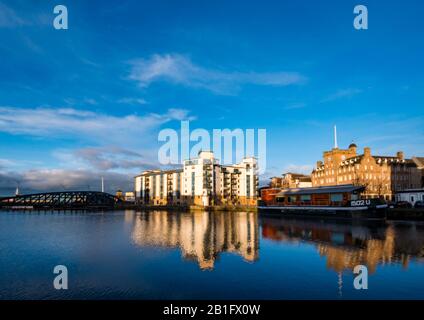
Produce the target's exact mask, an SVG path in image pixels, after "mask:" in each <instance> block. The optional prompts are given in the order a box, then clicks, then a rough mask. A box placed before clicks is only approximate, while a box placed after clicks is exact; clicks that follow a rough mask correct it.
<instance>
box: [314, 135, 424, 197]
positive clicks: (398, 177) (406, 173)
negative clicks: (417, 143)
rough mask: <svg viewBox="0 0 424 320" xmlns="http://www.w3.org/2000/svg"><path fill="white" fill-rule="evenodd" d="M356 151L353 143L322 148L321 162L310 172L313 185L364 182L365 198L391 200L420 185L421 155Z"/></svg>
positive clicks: (365, 150) (421, 179) (421, 171)
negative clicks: (339, 146) (341, 147)
mask: <svg viewBox="0 0 424 320" xmlns="http://www.w3.org/2000/svg"><path fill="white" fill-rule="evenodd" d="M356 150H357V146H356V144H354V143H352V144H350V145H349V147H348V149H339V148H338V147H337V145H335V147H334V148H333V149H332V150H330V151H325V152H324V153H323V161H318V162H317V165H316V168H315V169H314V170H313V171H312V185H313V186H314V187H319V186H332V185H344V184H354V185H363V186H365V187H366V190H365V193H364V194H363V195H364V196H365V197H367V198H377V197H380V198H384V199H386V200H394V195H395V193H396V192H399V191H402V190H406V189H414V188H420V187H422V184H423V169H422V168H420V167H419V165H417V163H416V162H417V159H418V161H419V159H422V158H415V159H416V160H413V159H405V157H404V154H403V152H402V151H399V152H397V154H396V155H395V156H379V155H372V154H371V149H370V148H368V147H366V148H364V153H363V154H359V155H358V154H357V151H356Z"/></svg>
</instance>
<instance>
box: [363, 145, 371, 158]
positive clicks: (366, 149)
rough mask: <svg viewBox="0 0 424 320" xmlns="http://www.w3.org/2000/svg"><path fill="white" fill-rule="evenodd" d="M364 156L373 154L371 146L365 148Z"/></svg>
mask: <svg viewBox="0 0 424 320" xmlns="http://www.w3.org/2000/svg"><path fill="white" fill-rule="evenodd" d="M364 156H366V157H370V156H371V148H369V147H365V148H364Z"/></svg>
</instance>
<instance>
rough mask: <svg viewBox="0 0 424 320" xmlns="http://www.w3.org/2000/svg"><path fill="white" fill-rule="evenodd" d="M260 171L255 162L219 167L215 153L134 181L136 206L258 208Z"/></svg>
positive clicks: (253, 160)
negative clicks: (235, 206) (256, 206)
mask: <svg viewBox="0 0 424 320" xmlns="http://www.w3.org/2000/svg"><path fill="white" fill-rule="evenodd" d="M257 172H258V168H257V161H256V159H255V158H253V157H251V158H245V159H243V160H242V162H241V163H239V164H236V165H229V166H228V165H220V164H219V161H218V159H216V158H215V157H214V155H213V153H212V152H210V151H201V152H199V154H198V157H197V158H196V159H189V160H185V161H184V164H183V168H182V169H177V170H167V171H161V170H150V171H145V172H143V173H142V174H140V175H139V176H136V177H135V196H136V201H137V203H140V204H146V205H197V206H205V207H207V206H213V205H230V206H233V205H242V206H255V205H256V200H257V187H258V173H257Z"/></svg>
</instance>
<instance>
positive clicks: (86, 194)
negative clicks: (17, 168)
mask: <svg viewBox="0 0 424 320" xmlns="http://www.w3.org/2000/svg"><path fill="white" fill-rule="evenodd" d="M119 202H121V200H120V199H118V198H117V197H115V196H114V195H111V194H109V193H105V192H99V191H64V192H47V193H34V194H26V195H17V196H13V197H2V198H0V207H33V208H52V209H86V208H88V209H90V208H91V209H92V208H113V207H114V206H115V204H117V203H119Z"/></svg>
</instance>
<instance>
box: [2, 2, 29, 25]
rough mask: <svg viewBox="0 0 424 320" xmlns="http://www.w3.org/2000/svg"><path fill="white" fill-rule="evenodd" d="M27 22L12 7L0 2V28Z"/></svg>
mask: <svg viewBox="0 0 424 320" xmlns="http://www.w3.org/2000/svg"><path fill="white" fill-rule="evenodd" d="M25 24H27V23H26V22H25V20H24V19H22V18H21V17H20V16H19V15H18V14H17V13H16V12H15V11H14V10H13V9H12V8H9V7H8V6H6V5H5V4H3V3H1V2H0V28H13V27H18V26H23V25H25Z"/></svg>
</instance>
